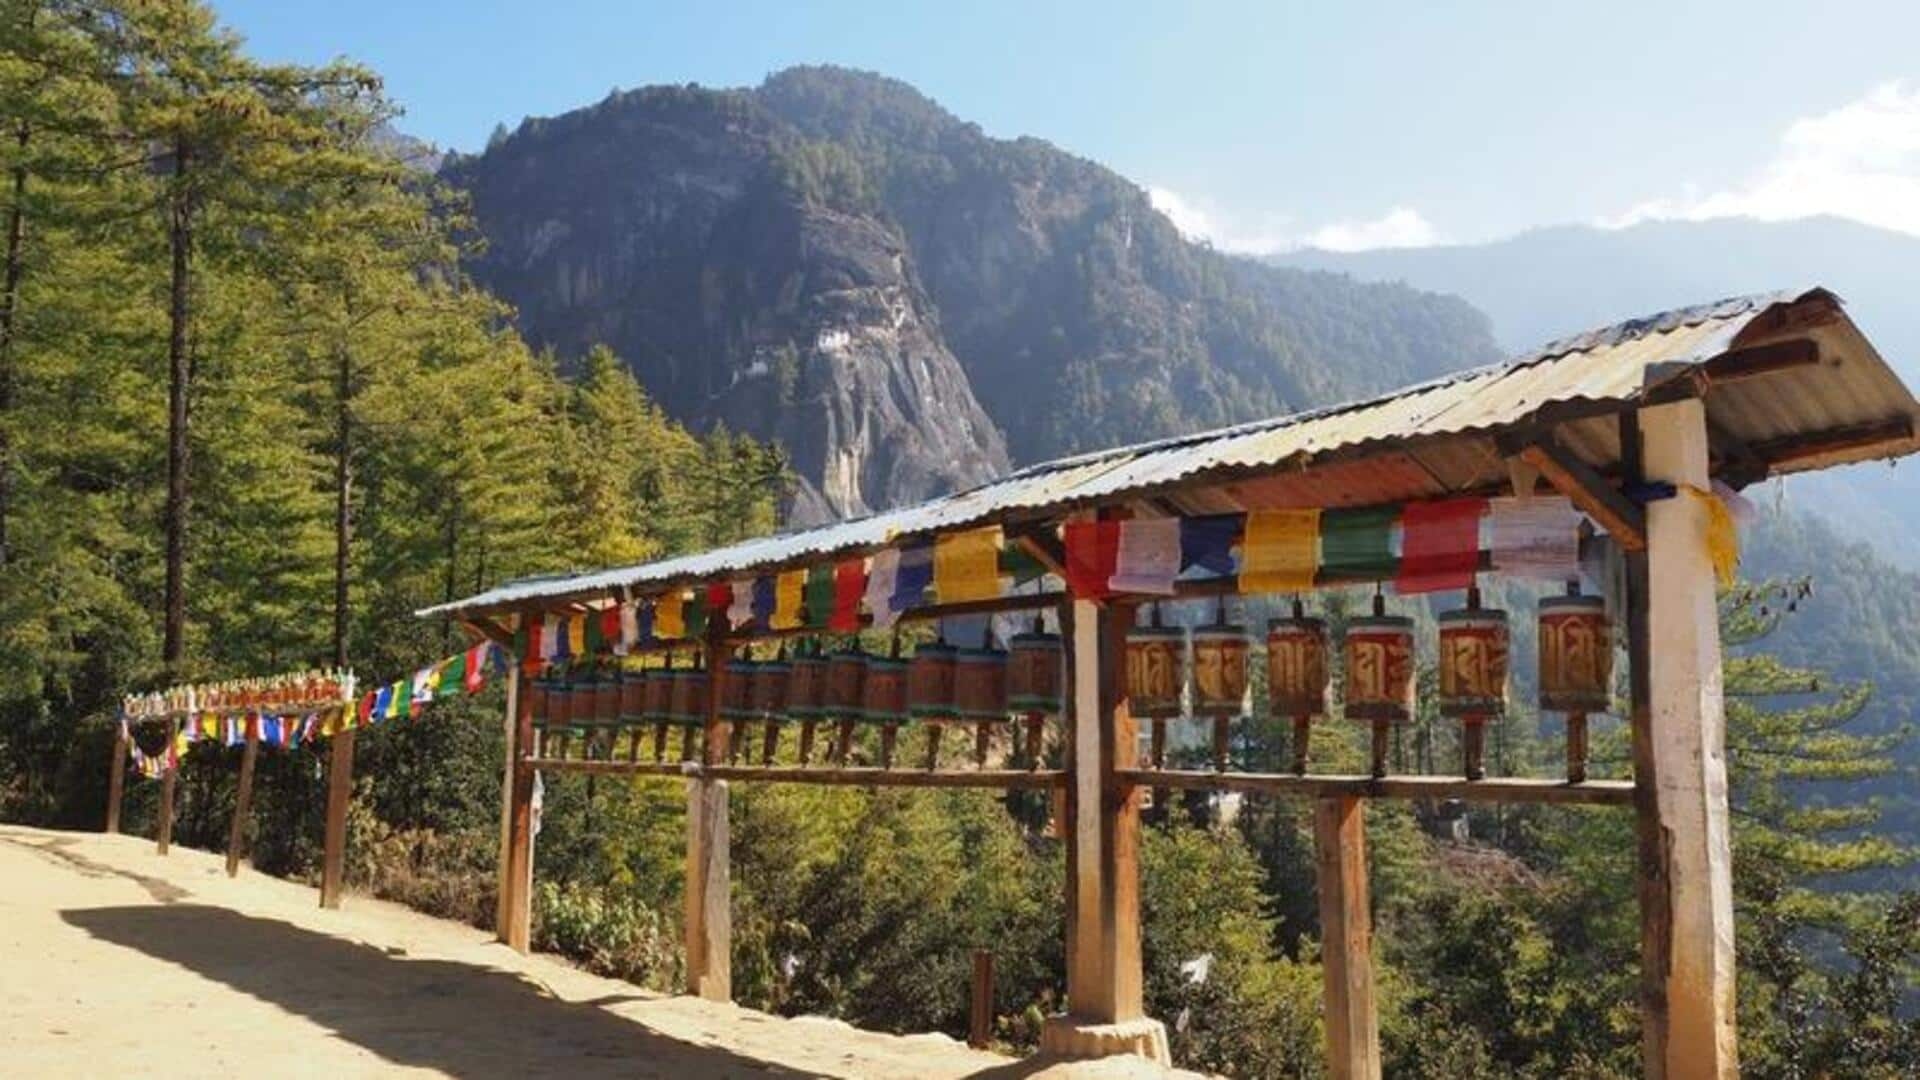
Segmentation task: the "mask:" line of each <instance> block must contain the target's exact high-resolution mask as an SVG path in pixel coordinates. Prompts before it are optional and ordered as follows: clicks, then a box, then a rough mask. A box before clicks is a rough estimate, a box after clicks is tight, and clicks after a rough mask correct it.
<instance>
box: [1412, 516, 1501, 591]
mask: <svg viewBox="0 0 1920 1080" xmlns="http://www.w3.org/2000/svg"><path fill="white" fill-rule="evenodd" d="M1486 512H1487V500H1485V499H1444V500H1441V501H1439V502H1424V503H1408V504H1407V506H1406V508H1405V509H1404V510H1402V511H1401V514H1400V528H1401V539H1400V576H1398V577H1396V578H1394V580H1393V590H1394V591H1395V592H1397V593H1401V594H1408V593H1426V592H1444V591H1447V590H1452V589H1465V588H1468V587H1470V586H1472V584H1473V576H1474V574H1476V573H1478V572H1479V570H1480V519H1481V518H1482V517H1483V516H1485V514H1486Z"/></svg>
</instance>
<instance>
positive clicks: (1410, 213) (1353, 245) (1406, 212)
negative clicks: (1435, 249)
mask: <svg viewBox="0 0 1920 1080" xmlns="http://www.w3.org/2000/svg"><path fill="white" fill-rule="evenodd" d="M1439 242H1440V234H1439V233H1438V232H1437V231H1436V230H1435V229H1434V227H1433V224H1432V223H1431V222H1429V221H1428V220H1427V219H1426V218H1423V217H1421V216H1420V211H1418V210H1415V209H1413V208H1412V207H1410V206H1396V207H1394V208H1393V209H1391V210H1388V211H1387V212H1386V213H1385V214H1382V215H1381V216H1379V217H1377V218H1374V219H1373V220H1372V221H1336V222H1333V223H1332V224H1330V225H1322V226H1321V227H1320V228H1318V229H1315V230H1314V231H1313V232H1311V233H1309V234H1308V235H1307V246H1308V247H1317V248H1324V249H1325V250H1327V251H1366V250H1368V249H1370V248H1411V247H1431V246H1432V245H1434V244H1437V243H1439Z"/></svg>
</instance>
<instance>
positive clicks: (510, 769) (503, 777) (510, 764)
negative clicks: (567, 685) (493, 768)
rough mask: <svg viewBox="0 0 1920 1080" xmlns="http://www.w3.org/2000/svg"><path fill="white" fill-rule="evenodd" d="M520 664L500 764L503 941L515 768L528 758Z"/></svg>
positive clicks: (498, 921) (510, 681) (497, 916)
mask: <svg viewBox="0 0 1920 1080" xmlns="http://www.w3.org/2000/svg"><path fill="white" fill-rule="evenodd" d="M523 677H524V676H523V675H522V673H521V668H520V664H519V662H518V661H517V660H516V661H512V662H511V666H510V667H508V668H507V707H506V710H505V712H504V714H503V715H502V716H501V718H500V726H501V729H502V730H501V744H502V745H503V746H505V747H506V752H505V753H504V754H503V755H502V756H501V764H500V845H499V856H498V858H497V860H496V861H497V863H498V869H497V871H496V876H495V888H494V909H493V929H494V934H495V935H496V936H498V937H499V939H500V940H501V941H506V940H507V937H508V933H507V929H508V925H509V919H508V917H507V916H508V910H509V907H508V903H507V900H508V896H509V894H510V893H511V892H512V889H513V774H514V765H515V763H516V762H518V761H519V760H520V758H522V757H525V756H527V755H525V754H522V753H520V751H519V746H520V741H519V739H520V681H521V679H522V678H523Z"/></svg>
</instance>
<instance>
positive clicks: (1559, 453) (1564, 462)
mask: <svg viewBox="0 0 1920 1080" xmlns="http://www.w3.org/2000/svg"><path fill="white" fill-rule="evenodd" d="M1515 456H1517V457H1519V458H1520V460H1521V461H1524V462H1526V463H1527V464H1528V465H1531V466H1533V467H1534V468H1535V469H1537V470H1539V473H1540V475H1541V476H1544V477H1546V479H1547V482H1548V483H1549V484H1552V485H1553V486H1554V489H1555V490H1557V491H1559V492H1560V494H1562V495H1565V496H1566V497H1567V498H1568V499H1570V500H1572V502H1573V505H1575V506H1577V507H1579V508H1580V509H1581V510H1582V511H1584V512H1585V513H1586V515H1587V516H1588V517H1591V518H1592V519H1593V520H1595V521H1597V522H1599V523H1600V527H1601V528H1603V529H1605V530H1607V532H1608V534H1609V535H1611V536H1612V537H1613V538H1614V539H1615V540H1617V541H1618V542H1619V544H1620V547H1621V548H1622V549H1623V550H1626V551H1640V550H1643V549H1644V548H1645V547H1646V546H1647V518H1646V512H1645V511H1644V510H1642V509H1641V508H1640V507H1639V506H1637V505H1635V504H1634V502H1633V501H1632V500H1630V499H1628V498H1627V497H1626V496H1625V495H1622V494H1620V492H1619V491H1617V490H1615V489H1614V487H1613V485H1611V484H1609V483H1607V482H1606V481H1605V480H1604V479H1602V478H1601V477H1600V475H1599V474H1598V473H1596V472H1594V471H1593V469H1592V467H1591V466H1589V465H1588V464H1587V463H1586V462H1584V461H1581V460H1580V459H1579V458H1577V457H1575V456H1574V455H1573V454H1571V453H1568V452H1567V451H1566V450H1563V449H1561V448H1560V447H1559V446H1557V445H1555V444H1554V443H1552V442H1550V441H1545V440H1542V441H1539V442H1534V443H1530V444H1528V445H1526V446H1524V447H1521V448H1520V449H1519V451H1518V453H1517V454H1516V455H1515Z"/></svg>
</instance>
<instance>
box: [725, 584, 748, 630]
mask: <svg viewBox="0 0 1920 1080" xmlns="http://www.w3.org/2000/svg"><path fill="white" fill-rule="evenodd" d="M726 590H727V592H726V610H727V626H728V627H730V628H732V629H734V630H738V629H740V628H741V627H743V626H745V625H747V624H748V623H750V622H752V621H753V579H752V578H739V579H736V580H734V581H730V582H728V583H727V585H726Z"/></svg>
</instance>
